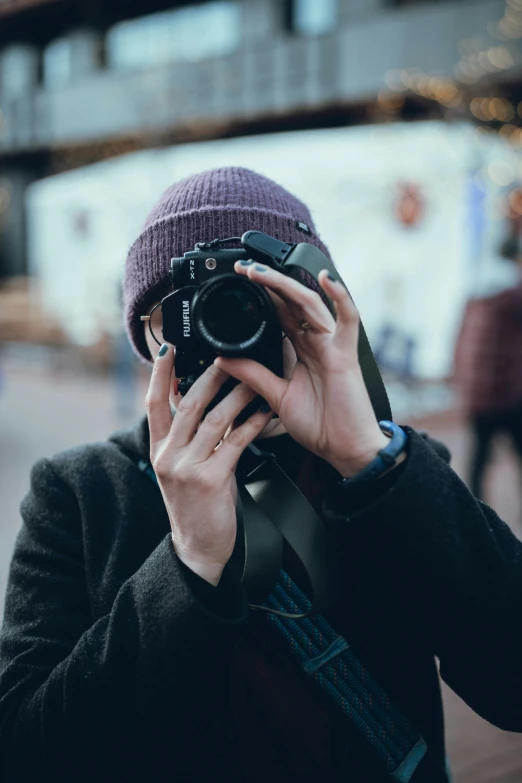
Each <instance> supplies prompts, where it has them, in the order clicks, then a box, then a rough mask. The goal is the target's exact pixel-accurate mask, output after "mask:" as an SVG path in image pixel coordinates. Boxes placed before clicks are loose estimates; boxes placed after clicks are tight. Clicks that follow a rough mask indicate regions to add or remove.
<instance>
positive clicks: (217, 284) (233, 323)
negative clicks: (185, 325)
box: [192, 274, 273, 353]
mask: <svg viewBox="0 0 522 783" xmlns="http://www.w3.org/2000/svg"><path fill="white" fill-rule="evenodd" d="M192 306H193V323H194V326H195V328H196V330H197V332H198V334H199V336H200V337H201V338H202V339H203V340H204V341H205V342H207V343H209V344H210V345H211V346H212V347H213V348H215V349H216V350H218V351H220V352H222V353H226V352H229V353H242V352H243V351H246V350H248V349H249V348H250V347H252V345H254V344H255V343H256V342H257V340H258V339H259V338H260V337H261V335H262V333H263V332H264V330H265V327H266V324H267V320H268V318H269V317H270V313H271V311H273V305H272V302H271V300H270V297H269V296H268V294H267V293H266V291H265V290H264V288H262V286H260V285H258V284H257V283H253V282H252V281H251V280H247V279H245V278H242V277H239V275H236V274H230V275H229V274H226V275H220V276H219V277H215V278H213V279H212V280H209V281H208V282H207V283H205V284H204V285H203V286H202V287H201V288H200V290H199V291H198V293H197V294H196V296H195V297H194V301H193V305H192Z"/></svg>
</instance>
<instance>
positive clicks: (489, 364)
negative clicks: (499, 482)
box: [454, 232, 522, 499]
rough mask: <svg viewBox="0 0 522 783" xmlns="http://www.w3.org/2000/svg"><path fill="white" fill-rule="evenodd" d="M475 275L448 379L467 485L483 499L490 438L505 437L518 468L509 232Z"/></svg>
mask: <svg viewBox="0 0 522 783" xmlns="http://www.w3.org/2000/svg"><path fill="white" fill-rule="evenodd" d="M495 261H496V263H495V264H492V265H489V266H488V267H487V271H486V272H485V273H482V274H481V275H479V277H478V279H477V280H476V282H475V286H474V289H473V291H472V293H471V298H470V299H469V301H468V302H467V305H466V308H465V311H464V315H463V318H462V322H461V326H460V330H459V333H458V336H457V341H456V347H455V358H454V381H455V385H456V389H457V391H458V394H459V398H460V403H461V405H462V409H463V411H464V413H465V415H466V418H467V420H468V422H469V426H470V429H471V433H472V438H473V445H472V454H471V462H470V475H469V486H470V489H471V491H472V492H473V494H474V495H475V497H477V498H480V499H484V487H483V482H484V475H485V471H486V468H487V465H488V463H489V461H490V458H491V452H492V447H493V444H494V441H495V439H496V437H497V436H498V435H499V434H502V433H505V434H507V435H508V436H509V438H510V440H511V443H512V445H513V448H514V450H515V453H516V454H517V456H518V457H519V459H520V461H521V465H522V264H521V261H522V259H521V255H520V249H519V241H518V235H517V234H516V233H513V232H511V233H510V235H509V236H508V237H507V238H506V239H505V240H504V242H503V243H502V245H501V246H500V248H499V258H497V259H496V260H495Z"/></svg>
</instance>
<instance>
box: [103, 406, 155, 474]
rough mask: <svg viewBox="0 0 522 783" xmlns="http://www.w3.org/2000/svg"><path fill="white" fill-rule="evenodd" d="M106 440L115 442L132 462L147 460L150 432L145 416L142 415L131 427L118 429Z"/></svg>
mask: <svg viewBox="0 0 522 783" xmlns="http://www.w3.org/2000/svg"><path fill="white" fill-rule="evenodd" d="M108 440H109V441H110V442H111V443H114V444H116V446H118V448H120V449H121V450H122V451H123V452H124V453H125V454H126V455H127V456H128V457H130V458H131V459H132V460H133V461H134V462H138V461H139V460H140V459H145V460H148V459H149V456H150V432H149V422H148V419H147V416H146V415H145V416H143V417H142V418H141V419H140V420H139V421H138V422H137V423H136V424H135V425H134V426H133V427H130V428H129V429H125V430H118V431H117V432H114V433H113V434H112V435H110V436H109V438H108Z"/></svg>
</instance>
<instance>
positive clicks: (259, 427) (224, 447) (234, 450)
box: [210, 410, 273, 471]
mask: <svg viewBox="0 0 522 783" xmlns="http://www.w3.org/2000/svg"><path fill="white" fill-rule="evenodd" d="M272 416H273V411H272V410H268V411H266V410H259V411H257V412H256V413H254V414H253V415H252V416H250V418H248V419H247V420H246V421H245V422H243V424H241V425H240V426H239V427H236V429H234V430H232V432H230V433H229V434H228V435H227V437H226V438H225V439H224V440H223V442H222V443H221V444H220V446H219V448H218V449H216V452H215V454H214V455H213V456H212V457H211V458H210V461H214V460H219V461H220V467H221V468H222V469H223V470H224V471H229V470H235V469H236V466H237V463H238V461H239V458H240V457H241V454H242V453H243V452H244V450H245V449H246V447H247V446H248V445H249V444H250V443H252V441H253V440H255V439H256V438H257V437H259V435H260V434H261V433H262V432H263V430H264V429H265V427H266V425H267V424H269V422H270V421H271V419H272Z"/></svg>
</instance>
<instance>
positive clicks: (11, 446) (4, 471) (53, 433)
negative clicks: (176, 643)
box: [0, 362, 522, 783]
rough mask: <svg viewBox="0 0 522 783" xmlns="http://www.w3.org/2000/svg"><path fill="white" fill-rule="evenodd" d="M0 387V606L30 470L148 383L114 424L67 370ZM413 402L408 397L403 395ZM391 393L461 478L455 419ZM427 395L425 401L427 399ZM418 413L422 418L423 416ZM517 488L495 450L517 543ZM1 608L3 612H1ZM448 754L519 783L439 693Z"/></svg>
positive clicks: (492, 492)
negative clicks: (414, 411) (443, 447)
mask: <svg viewBox="0 0 522 783" xmlns="http://www.w3.org/2000/svg"><path fill="white" fill-rule="evenodd" d="M4 369H5V374H4V378H3V383H2V385H1V386H0V497H1V499H2V500H1V502H2V516H1V518H0V602H1V604H3V595H4V590H5V584H6V581H7V569H8V564H9V560H10V557H11V551H12V546H13V541H14V537H15V535H16V531H17V529H18V526H19V513H18V506H19V503H20V500H21V498H22V497H23V496H24V494H25V492H26V491H27V489H28V486H29V471H30V468H31V466H32V465H33V463H34V462H35V461H36V460H37V459H39V458H40V457H42V456H48V455H50V454H52V453H54V452H56V451H58V450H60V449H62V448H67V447H68V446H71V445H76V444H81V443H85V442H88V441H95V440H104V439H105V438H106V436H107V434H108V433H109V432H111V431H113V430H115V429H118V428H119V427H123V426H127V425H128V424H130V423H132V421H134V419H135V418H136V417H137V416H138V415H141V414H142V412H144V407H143V400H144V398H145V394H146V388H147V378H146V377H145V376H141V378H140V380H139V382H138V386H137V389H136V395H135V404H136V407H135V413H134V414H130V413H127V414H125V415H121V416H118V414H117V411H116V404H115V399H116V392H115V387H114V386H113V385H112V384H111V383H110V382H108V381H105V380H101V379H98V380H96V379H92V378H89V377H85V376H84V375H83V374H82V371H81V368H80V367H79V368H78V369H77V372H76V375H71V373H70V371H69V370H60V369H59V368H57V369H55V371H54V372H52V373H49V371H48V370H47V371H44V370H43V369H40V368H39V367H38V366H33V367H32V369H28V368H27V367H26V366H24V364H23V363H22V364H20V363H18V364H15V363H12V362H9V367H6V368H4ZM408 395H409V397H410V398H411V397H412V392H411V390H410V391H409V392H408ZM408 395H405V397H404V399H406V397H407V396H408ZM400 396H401V391H400V389H399V388H395V389H394V392H393V397H394V398H395V399H396V400H397V403H396V404H395V403H394V406H393V407H394V410H397V409H398V408H400V410H401V413H400V414H398V415H396V419H397V420H398V421H399V422H402V423H412V424H414V425H415V426H417V427H419V428H425V429H427V430H428V431H429V432H430V434H432V435H433V436H434V437H437V438H439V439H441V440H443V441H444V442H445V443H446V444H447V445H448V446H449V447H450V449H451V451H452V453H453V457H454V460H453V466H454V468H455V470H456V471H457V472H458V473H459V474H460V475H461V476H464V475H465V469H466V455H467V450H468V435H467V433H466V430H465V427H464V426H463V425H462V422H460V421H459V420H458V418H457V417H456V416H455V415H454V414H447V413H446V414H437V415H433V416H431V417H428V416H426V415H425V414H423V416H422V419H417V420H412V419H411V418H410V417H408V416H406V415H403V410H404V409H405V405H404V400H403V401H402V405H401V404H400V400H399V398H400ZM428 397H429V398H430V403H429V404H430V405H431V404H432V403H433V404H434V405H435V407H437V401H441V400H442V401H443V400H445V399H446V398H447V394H446V392H445V391H444V390H441V392H440V393H437V392H436V390H431V391H430V393H429V394H428ZM426 398H427V397H426V394H425V393H424V399H426ZM425 409H426V406H421V407H420V410H425ZM520 486H522V481H521V478H520V475H519V473H518V470H517V466H516V464H515V462H514V460H513V457H512V455H511V453H510V451H509V449H508V447H507V445H506V444H504V443H499V445H498V449H497V453H496V455H495V461H494V464H493V466H492V469H491V470H490V474H489V476H488V490H489V497H488V502H489V504H490V505H492V506H493V507H494V508H495V509H496V511H497V512H498V513H499V515H500V516H501V517H502V518H503V519H504V520H505V521H506V522H507V523H508V524H510V525H511V526H512V527H513V529H514V531H515V532H516V534H517V535H518V536H519V537H520V538H522V524H521V520H522V503H521V500H520V497H519V493H518V490H519V487H520ZM1 604H0V605H1ZM444 699H445V706H446V724H447V739H448V750H449V755H450V758H451V763H452V766H453V772H454V783H521V782H522V734H509V733H507V732H503V731H500V730H499V729H496V728H495V727H493V726H490V725H489V724H488V723H486V722H485V721H483V720H482V719H481V718H479V717H477V716H476V715H475V714H474V713H473V712H472V711H471V710H470V709H469V708H468V707H467V706H466V705H465V704H464V703H463V702H462V701H461V700H460V699H459V698H458V697H457V696H455V695H454V694H453V693H452V692H451V691H450V690H449V689H448V688H446V687H444Z"/></svg>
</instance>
